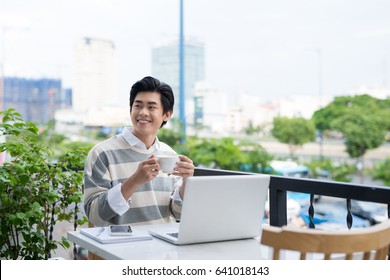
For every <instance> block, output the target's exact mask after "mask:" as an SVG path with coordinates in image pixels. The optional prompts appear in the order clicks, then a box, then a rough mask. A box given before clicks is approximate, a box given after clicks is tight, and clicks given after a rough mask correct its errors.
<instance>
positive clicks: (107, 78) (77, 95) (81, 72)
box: [72, 38, 117, 112]
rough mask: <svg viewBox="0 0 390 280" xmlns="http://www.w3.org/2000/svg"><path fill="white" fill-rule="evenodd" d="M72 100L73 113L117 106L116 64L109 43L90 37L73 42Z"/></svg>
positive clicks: (113, 49) (114, 55) (114, 54)
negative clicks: (74, 44)
mask: <svg viewBox="0 0 390 280" xmlns="http://www.w3.org/2000/svg"><path fill="white" fill-rule="evenodd" d="M72 101H73V110H74V111H76V112H86V111H88V109H89V108H91V107H93V108H98V107H102V106H107V105H115V104H116V103H117V61H116V53H115V46H114V44H113V42H112V41H109V40H102V39H93V38H82V39H80V40H79V41H77V43H76V47H75V61H74V81H73V100H72Z"/></svg>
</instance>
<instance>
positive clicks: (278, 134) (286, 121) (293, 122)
mask: <svg viewBox="0 0 390 280" xmlns="http://www.w3.org/2000/svg"><path fill="white" fill-rule="evenodd" d="M271 133H272V135H273V136H274V137H275V138H276V139H278V140H279V141H280V142H281V143H284V144H287V145H288V147H289V150H290V157H293V156H294V153H295V151H296V149H297V148H299V147H301V146H302V145H303V144H305V143H307V142H310V141H314V140H315V127H314V124H313V122H312V121H311V120H306V119H304V118H301V117H295V118H287V117H277V118H274V121H273V129H272V131H271Z"/></svg>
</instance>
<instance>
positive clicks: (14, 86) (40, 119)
mask: <svg viewBox="0 0 390 280" xmlns="http://www.w3.org/2000/svg"><path fill="white" fill-rule="evenodd" d="M63 105H64V95H63V93H62V82H61V80H59V79H25V78H16V77H6V78H5V79H4V109H9V108H14V109H15V110H16V111H17V112H19V113H20V114H21V115H22V117H23V119H24V120H25V121H32V122H36V123H46V122H48V121H49V120H52V119H53V118H54V113H55V111H56V110H58V109H59V108H61V107H63Z"/></svg>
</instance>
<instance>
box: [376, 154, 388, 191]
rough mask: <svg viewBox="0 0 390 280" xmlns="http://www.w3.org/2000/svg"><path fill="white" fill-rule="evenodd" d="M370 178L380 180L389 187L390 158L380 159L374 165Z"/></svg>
mask: <svg viewBox="0 0 390 280" xmlns="http://www.w3.org/2000/svg"><path fill="white" fill-rule="evenodd" d="M372 175H373V176H372V178H373V179H375V180H382V181H383V183H384V185H386V186H389V187H390V158H387V159H385V160H384V161H380V162H378V163H377V164H376V165H375V168H374V170H373V172H372Z"/></svg>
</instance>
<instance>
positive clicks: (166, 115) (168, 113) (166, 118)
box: [163, 111, 172, 122]
mask: <svg viewBox="0 0 390 280" xmlns="http://www.w3.org/2000/svg"><path fill="white" fill-rule="evenodd" d="M171 117H172V111H168V112H166V113H165V114H164V116H163V120H164V121H165V122H167V121H168V120H169V119H170V118H171Z"/></svg>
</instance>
